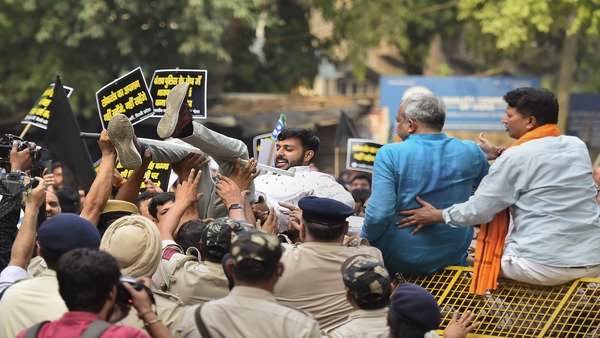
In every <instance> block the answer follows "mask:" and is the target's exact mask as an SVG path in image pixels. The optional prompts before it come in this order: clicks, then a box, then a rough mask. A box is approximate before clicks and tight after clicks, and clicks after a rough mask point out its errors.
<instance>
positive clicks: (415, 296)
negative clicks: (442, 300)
mask: <svg viewBox="0 0 600 338" xmlns="http://www.w3.org/2000/svg"><path fill="white" fill-rule="evenodd" d="M389 312H390V315H389V316H388V318H390V319H392V320H394V319H395V318H398V319H400V320H402V321H404V322H406V323H408V324H412V325H414V326H416V327H418V328H420V329H422V330H424V331H426V332H427V331H431V330H437V329H438V327H439V326H440V323H441V322H442V315H441V312H440V307H439V306H438V304H437V301H436V300H435V298H434V297H433V296H432V295H431V293H429V291H427V290H425V289H424V288H422V287H421V286H419V285H416V284H412V283H403V284H400V285H399V286H398V288H397V289H396V291H395V292H394V296H393V297H392V302H391V304H390V310H389Z"/></svg>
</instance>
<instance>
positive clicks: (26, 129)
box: [19, 123, 31, 138]
mask: <svg viewBox="0 0 600 338" xmlns="http://www.w3.org/2000/svg"><path fill="white" fill-rule="evenodd" d="M29 128H31V123H27V125H26V126H25V129H23V132H21V135H19V137H20V138H23V137H25V134H27V132H28V131H29Z"/></svg>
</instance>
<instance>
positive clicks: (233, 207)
mask: <svg viewBox="0 0 600 338" xmlns="http://www.w3.org/2000/svg"><path fill="white" fill-rule="evenodd" d="M233 209H242V210H244V208H243V207H242V206H241V205H240V204H239V203H233V204H232V205H230V206H229V208H228V209H227V211H230V210H233Z"/></svg>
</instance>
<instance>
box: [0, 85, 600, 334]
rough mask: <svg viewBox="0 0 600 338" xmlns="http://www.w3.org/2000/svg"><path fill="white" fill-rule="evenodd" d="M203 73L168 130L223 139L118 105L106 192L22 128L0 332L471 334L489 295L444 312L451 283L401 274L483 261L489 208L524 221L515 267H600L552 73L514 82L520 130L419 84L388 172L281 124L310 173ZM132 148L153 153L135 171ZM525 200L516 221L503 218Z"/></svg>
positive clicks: (105, 134) (590, 198) (598, 211)
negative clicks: (461, 112) (496, 128)
mask: <svg viewBox="0 0 600 338" xmlns="http://www.w3.org/2000/svg"><path fill="white" fill-rule="evenodd" d="M187 86H188V85H187V84H186V83H182V84H179V85H177V86H176V87H174V88H173V89H172V90H171V92H170V94H169V95H168V97H167V107H166V112H165V115H164V116H163V117H162V118H161V120H160V122H159V123H158V126H157V133H158V135H159V136H160V137H161V138H163V139H168V140H169V142H173V143H174V144H175V143H182V144H183V143H184V144H189V145H192V146H194V147H196V148H198V149H200V150H201V151H202V152H203V154H196V153H187V152H185V151H181V150H178V149H179V148H176V147H160V146H156V145H146V144H143V143H141V142H140V141H139V140H138V139H137V137H136V136H135V132H134V129H133V126H132V125H131V123H130V122H129V120H128V119H127V117H126V116H124V115H117V116H114V117H113V118H112V120H111V121H110V123H109V125H108V129H107V130H104V131H102V133H101V134H100V139H99V141H98V145H99V147H100V149H101V153H102V158H101V161H100V164H99V167H98V169H97V175H96V178H95V180H94V182H93V184H92V186H91V187H90V189H89V191H88V192H87V194H86V193H83V192H79V191H77V190H76V189H71V190H69V189H66V187H63V182H62V177H61V168H60V167H59V166H56V167H55V168H53V169H52V171H51V172H49V173H47V174H46V175H45V176H44V177H41V178H40V177H27V175H26V173H27V171H28V169H29V166H30V165H31V163H32V159H31V156H30V154H29V151H30V150H29V149H23V150H18V149H17V148H16V146H15V147H13V149H12V151H11V153H10V165H11V168H10V169H11V171H14V172H19V173H23V175H24V176H25V177H24V182H23V183H24V187H23V189H22V191H21V192H19V193H18V194H16V195H15V196H2V200H0V220H1V222H2V224H0V226H1V227H2V228H4V230H2V233H1V234H3V235H5V234H8V235H7V236H8V237H10V242H11V243H10V245H9V246H8V247H5V248H0V249H2V250H5V251H10V254H9V255H7V256H8V259H7V261H6V262H2V268H3V270H2V273H1V274H0V297H1V298H0V338H1V337H17V336H18V337H80V336H85V337H100V336H101V337H146V336H148V335H149V336H152V337H173V336H174V337H322V336H326V337H437V336H438V335H437V333H436V331H437V330H444V333H443V334H444V337H464V336H465V335H466V334H467V333H468V332H471V331H472V330H474V329H476V328H477V326H478V325H479V323H478V322H474V319H475V312H476V311H477V309H472V311H467V312H465V313H463V314H460V313H458V312H454V313H453V314H452V318H451V320H450V322H449V324H448V325H447V326H446V327H444V328H441V327H440V324H441V322H442V311H441V309H440V308H439V306H438V304H437V302H436V300H435V298H434V297H433V296H432V295H431V294H430V293H429V292H428V291H427V290H425V289H424V288H422V287H420V286H418V285H415V284H411V283H407V282H404V281H398V279H397V278H395V277H396V276H401V275H404V276H410V275H414V274H421V273H435V272H437V271H439V270H440V269H442V268H443V267H445V266H448V265H462V266H466V265H467V264H468V263H467V255H468V248H469V245H470V243H471V240H472V239H473V229H472V227H470V226H472V225H479V224H484V223H489V224H490V225H489V226H497V227H500V226H506V228H507V234H506V236H505V237H502V238H501V240H502V241H503V242H504V241H505V242H506V245H505V248H504V251H503V253H502V255H501V256H502V263H501V264H502V265H501V273H502V275H504V276H505V277H507V278H513V279H516V280H519V281H523V282H527V283H532V284H538V285H556V284H560V283H565V282H567V281H569V280H572V279H576V278H579V277H584V276H587V277H598V276H599V275H600V255H598V253H597V251H598V250H597V248H599V247H600V208H599V206H598V203H597V198H598V197H597V196H598V189H597V185H595V184H594V180H593V174H592V165H591V161H590V158H589V155H588V152H587V149H586V147H585V145H584V144H583V143H582V142H581V141H579V140H578V139H577V138H575V137H571V136H561V135H560V133H559V132H558V129H556V125H555V123H556V119H557V114H558V104H557V103H556V98H555V97H554V95H553V94H552V93H551V92H549V91H547V90H544V89H539V88H520V89H516V90H514V91H511V92H509V93H507V94H506V95H505V100H506V102H507V109H506V117H505V118H504V119H503V121H502V122H503V123H504V124H505V125H506V127H507V131H508V133H509V136H511V137H512V138H514V139H516V140H517V142H516V143H515V144H513V146H511V147H510V148H509V149H502V148H499V147H496V146H494V145H493V144H491V143H490V142H489V141H488V140H486V139H485V138H483V135H482V136H481V139H480V142H479V144H477V143H475V142H471V141H461V140H458V139H455V138H449V137H447V136H446V135H445V134H444V133H443V132H442V128H443V125H444V121H445V113H446V109H445V106H444V104H443V102H442V101H441V100H440V99H439V98H436V97H435V96H432V95H425V94H413V95H411V96H409V97H407V98H406V99H405V100H404V101H403V102H402V103H401V105H400V107H399V109H398V114H397V123H398V127H397V128H398V135H399V136H400V137H401V138H402V139H403V142H400V143H393V144H388V145H385V146H384V147H382V148H381V149H380V150H379V152H378V154H377V157H376V159H375V167H374V170H373V176H372V178H371V176H370V175H368V174H363V173H360V174H356V175H354V176H353V177H351V178H350V179H349V180H348V182H343V183H345V184H340V183H339V182H337V181H336V180H335V179H334V178H333V177H332V176H331V175H328V174H325V173H320V172H317V171H311V170H310V166H309V164H310V163H311V161H312V160H313V159H314V156H316V153H317V151H318V149H319V138H318V137H317V136H316V135H315V134H314V133H313V132H311V131H310V130H308V129H303V128H285V129H283V130H282V131H281V133H280V134H279V135H278V138H277V141H276V148H275V150H276V154H275V160H274V166H275V167H276V168H277V169H279V170H284V171H286V172H287V173H289V174H290V175H283V174H281V173H277V171H278V170H273V171H268V172H265V173H261V172H260V171H259V170H257V161H256V160H255V159H254V158H249V156H248V150H247V148H246V146H245V145H244V143H243V142H241V141H240V140H237V139H234V138H230V137H227V136H225V135H222V134H219V133H217V132H215V131H212V130H210V129H208V128H206V127H205V126H203V125H202V124H200V123H197V122H195V121H193V120H192V118H191V115H190V112H189V107H188V105H187V102H186V100H185V94H186V93H187V91H188V88H187ZM117 159H118V160H119V161H120V163H121V164H122V165H123V167H124V168H127V169H131V170H133V172H132V174H131V175H130V176H129V177H128V179H127V180H124V179H122V178H121V177H120V176H118V175H115V163H116V161H117ZM210 159H212V160H214V161H215V162H216V163H217V164H218V166H219V170H218V172H215V173H214V174H213V173H211V170H210ZM242 160H245V161H243V162H242ZM488 160H495V161H494V163H493V164H492V165H491V166H490V164H489V162H488ZM151 161H155V162H168V163H172V168H173V170H174V171H175V173H176V174H177V176H178V182H177V185H176V189H175V191H173V192H169V191H167V192H164V191H162V190H161V189H160V188H158V187H156V186H155V185H153V184H152V182H151V181H148V180H147V179H145V178H144V173H145V172H146V169H147V168H148V165H149V164H150V162H151ZM142 182H144V183H145V186H146V190H145V191H144V192H141V193H140V186H141V184H142ZM83 199H85V200H83ZM61 202H62V203H61ZM61 207H62V209H61ZM22 208H23V212H22V215H21V216H20V214H21V209H22ZM507 208H509V209H510V215H511V217H509V219H510V224H508V223H507V224H505V225H504V224H499V223H498V224H497V223H493V222H492V223H490V221H492V219H493V218H494V217H495V215H496V214H498V213H501V212H502V211H503V210H504V209H507ZM40 210H45V212H44V213H40ZM350 219H352V222H351V223H352V224H354V225H352V224H350V223H349V220H350ZM356 219H359V220H360V221H359V225H358V230H357V231H350V230H352V228H353V227H355V226H356ZM17 225H18V226H19V230H18V231H17V230H16V229H17ZM354 230H356V229H354ZM11 234H14V235H11ZM3 243H5V242H3ZM132 307H133V309H132Z"/></svg>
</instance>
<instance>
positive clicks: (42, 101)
mask: <svg viewBox="0 0 600 338" xmlns="http://www.w3.org/2000/svg"><path fill="white" fill-rule="evenodd" d="M63 88H64V89H65V94H67V97H70V96H71V93H73V88H71V87H68V86H63ZM53 97H54V83H51V84H50V85H49V86H48V88H46V90H44V92H43V93H42V96H40V98H39V99H38V100H37V101H36V102H35V104H34V105H33V108H31V110H30V111H29V113H27V116H25V118H24V119H23V121H21V123H23V124H31V125H34V126H36V127H39V128H42V129H46V128H47V127H48V118H49V117H50V113H51V111H50V108H49V107H50V103H51V102H52V98H53Z"/></svg>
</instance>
